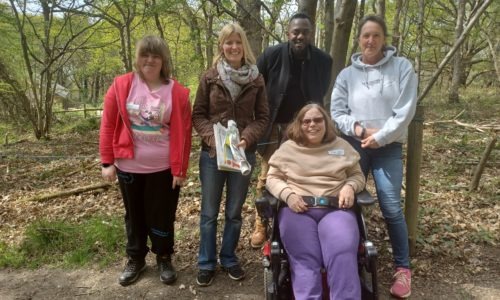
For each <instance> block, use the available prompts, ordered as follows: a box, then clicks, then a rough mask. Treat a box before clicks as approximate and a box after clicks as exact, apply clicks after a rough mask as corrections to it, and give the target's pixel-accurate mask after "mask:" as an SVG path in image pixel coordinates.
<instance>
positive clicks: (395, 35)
mask: <svg viewBox="0 0 500 300" xmlns="http://www.w3.org/2000/svg"><path fill="white" fill-rule="evenodd" d="M402 8H403V0H396V13H395V14H394V22H393V25H392V42H391V44H392V45H393V46H394V47H396V49H398V52H399V48H398V47H399V40H400V38H401V32H400V31H399V24H400V22H401V10H402Z"/></svg>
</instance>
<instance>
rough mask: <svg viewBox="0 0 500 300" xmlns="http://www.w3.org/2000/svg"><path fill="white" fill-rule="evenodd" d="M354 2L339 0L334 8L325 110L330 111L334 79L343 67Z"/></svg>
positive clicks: (353, 12)
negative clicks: (331, 60) (330, 73)
mask: <svg viewBox="0 0 500 300" xmlns="http://www.w3.org/2000/svg"><path fill="white" fill-rule="evenodd" d="M356 3H357V2H356V1H351V0H341V1H339V2H337V7H336V8H335V11H336V13H335V29H334V30H333V43H332V48H331V51H330V55H331V56H332V58H333V65H332V79H331V83H330V88H329V89H328V92H327V93H326V96H325V99H324V104H325V108H326V109H327V111H330V95H331V94H332V89H333V85H334V83H335V79H336V78H337V75H338V74H339V73H340V71H341V70H342V69H343V68H344V67H345V63H346V56H347V45H349V37H350V35H351V28H352V21H353V19H354V14H355V12H356Z"/></svg>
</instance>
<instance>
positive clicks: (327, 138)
mask: <svg viewBox="0 0 500 300" xmlns="http://www.w3.org/2000/svg"><path fill="white" fill-rule="evenodd" d="M313 108H315V109H317V110H318V111H319V112H320V113H321V114H322V115H323V119H324V122H325V135H324V136H323V140H322V141H321V143H323V144H326V143H329V142H331V141H333V140H335V138H336V137H337V134H336V133H335V126H334V125H333V122H332V119H331V118H330V116H329V115H328V113H327V112H326V110H325V109H324V108H323V107H322V106H321V105H319V104H317V103H310V104H307V105H305V106H304V107H302V109H301V110H299V112H298V113H297V115H296V116H295V118H294V119H293V121H292V123H290V125H288V129H287V135H288V138H289V139H291V140H292V141H294V142H296V143H297V144H300V145H304V144H305V141H306V137H305V136H304V133H303V131H302V120H303V119H304V115H305V114H306V113H307V112H308V111H310V110H311V109H313Z"/></svg>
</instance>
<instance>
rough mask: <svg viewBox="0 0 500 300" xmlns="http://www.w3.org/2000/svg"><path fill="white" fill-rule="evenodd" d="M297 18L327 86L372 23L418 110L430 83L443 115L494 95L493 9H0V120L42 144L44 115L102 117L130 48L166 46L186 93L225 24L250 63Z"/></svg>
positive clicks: (498, 42)
mask: <svg viewBox="0 0 500 300" xmlns="http://www.w3.org/2000/svg"><path fill="white" fill-rule="evenodd" d="M297 11H305V12H307V13H308V14H309V15H310V16H311V17H312V19H313V20H315V43H316V45H317V46H318V47H320V48H322V49H324V50H325V51H327V52H329V53H331V54H332V56H333V58H334V64H335V65H334V66H333V74H334V77H335V76H336V75H337V74H338V73H339V72H340V70H341V69H342V68H343V67H344V66H345V65H346V63H348V62H349V57H350V54H351V53H353V52H355V51H357V49H358V48H357V42H356V39H355V38H354V37H355V34H356V32H355V30H356V27H357V23H358V20H359V19H360V18H361V17H362V16H363V15H365V14H368V13H376V14H379V15H381V16H383V17H384V18H385V19H386V21H387V23H388V27H389V30H390V33H391V36H390V37H388V41H387V42H388V43H389V44H392V45H395V46H396V47H397V48H398V49H399V54H400V55H403V56H406V57H408V58H409V59H410V60H411V61H412V62H414V65H415V69H416V72H417V73H418V76H419V79H420V80H419V82H420V87H419V88H420V95H421V98H422V99H423V97H424V96H426V95H427V92H428V89H429V88H430V87H432V86H434V85H433V84H434V82H435V81H436V80H437V82H436V86H435V88H436V89H437V90H439V91H440V95H439V96H440V97H446V98H448V99H449V101H451V102H454V103H457V102H459V101H460V93H461V91H462V90H464V89H466V88H468V87H476V88H488V87H498V85H499V78H500V62H499V58H498V56H499V51H500V50H499V49H500V33H499V30H500V29H499V28H500V26H499V22H500V21H499V20H500V3H498V1H492V0H436V1H429V0H418V1H409V0H393V1H385V0H371V1H370V0H368V1H365V0H362V1H361V0H360V1H354V0H337V1H334V0H319V1H318V0H314V1H313V0H310V1H283V0H278V1H255V0H235V1H224V0H210V1H208V0H203V1H194V0H190V1H187V0H164V1H157V0H143V1H132V0H97V1H96V0H57V1H55V0H42V1H32V0H8V1H7V0H2V1H0V32H1V35H0V51H1V53H2V56H1V58H0V104H1V105H2V107H3V109H2V110H1V111H0V117H1V118H2V120H9V121H11V122H15V123H17V124H19V125H21V124H22V125H23V127H26V126H27V125H28V126H29V128H31V129H32V131H33V133H34V135H35V137H36V138H38V139H39V138H48V137H49V136H50V133H51V128H52V125H53V124H52V122H53V118H52V115H53V114H52V112H53V111H54V109H55V108H58V107H62V108H64V109H67V108H70V107H81V106H82V105H83V104H88V105H93V106H95V107H100V106H101V105H102V96H103V94H104V93H105V92H106V89H107V87H108V86H109V85H110V83H111V81H112V79H113V78H114V77H115V76H116V75H118V74H122V73H124V72H127V71H131V70H132V69H133V67H132V63H133V56H134V45H135V43H136V41H137V40H138V39H140V38H141V37H142V36H144V35H146V34H155V35H159V36H162V37H163V38H164V39H166V40H167V42H168V44H169V47H170V52H171V54H172V61H173V66H174V70H173V71H174V72H173V74H174V76H175V77H176V78H177V79H178V80H179V81H180V82H181V83H183V84H185V85H187V86H188V87H190V88H191V90H192V91H195V90H196V86H197V81H198V78H199V75H200V74H201V73H202V72H203V71H204V70H205V69H206V68H208V67H209V66H210V65H211V63H212V59H213V57H214V52H215V51H216V43H217V42H216V36H217V32H218V30H219V29H220V28H221V27H222V26H223V25H224V24H226V23H228V22H234V21H236V22H239V23H241V25H242V26H243V27H244V28H245V29H246V31H247V33H248V37H249V39H250V42H251V45H252V48H253V50H254V52H255V54H256V55H258V54H260V53H261V52H262V49H264V48H265V47H267V46H269V45H272V44H275V43H278V42H281V41H286V25H287V22H288V19H289V17H290V16H291V15H292V14H293V13H295V12H297ZM469 25H470V26H469ZM472 25H473V26H472ZM455 44H460V47H454V45H455ZM450 54H453V55H450ZM446 62H449V63H447V64H446ZM436 70H438V71H439V73H437V72H436ZM437 75H440V76H439V77H437ZM332 85H333V80H332ZM444 91H446V92H444ZM193 94H194V93H192V95H193ZM56 99H60V101H56ZM328 102H329V100H328V99H325V104H326V105H328V104H329V103H328ZM428 102H432V101H428ZM429 104H431V103H429Z"/></svg>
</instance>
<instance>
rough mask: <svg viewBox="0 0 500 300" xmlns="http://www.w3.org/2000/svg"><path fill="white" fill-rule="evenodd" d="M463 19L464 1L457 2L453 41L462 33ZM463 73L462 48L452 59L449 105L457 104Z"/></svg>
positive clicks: (459, 48)
mask: <svg viewBox="0 0 500 300" xmlns="http://www.w3.org/2000/svg"><path fill="white" fill-rule="evenodd" d="M464 17H465V0H458V7H457V23H456V26H455V40H458V39H459V38H460V36H461V35H462V32H463V31H464ZM462 71H463V64H462V47H458V49H457V52H455V56H454V57H453V75H452V78H451V86H450V90H449V93H448V102H449V103H458V102H459V93H458V90H459V88H460V85H461V84H460V82H461V76H462Z"/></svg>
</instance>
